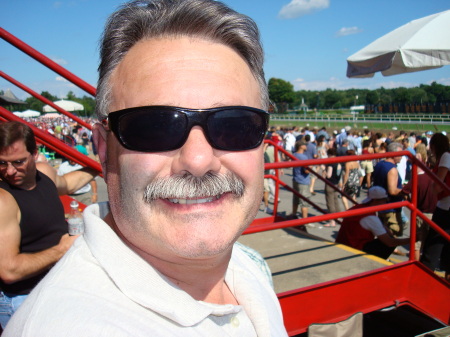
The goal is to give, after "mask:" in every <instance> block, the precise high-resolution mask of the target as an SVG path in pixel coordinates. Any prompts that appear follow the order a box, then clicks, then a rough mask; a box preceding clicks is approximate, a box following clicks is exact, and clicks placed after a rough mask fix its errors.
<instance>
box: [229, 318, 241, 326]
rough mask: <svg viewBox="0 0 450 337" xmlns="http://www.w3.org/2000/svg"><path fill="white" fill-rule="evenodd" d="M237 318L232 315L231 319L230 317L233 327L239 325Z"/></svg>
mask: <svg viewBox="0 0 450 337" xmlns="http://www.w3.org/2000/svg"><path fill="white" fill-rule="evenodd" d="M239 324H240V323H239V318H237V317H236V316H234V317H233V318H232V319H231V326H232V327H234V328H237V327H238V326H239Z"/></svg>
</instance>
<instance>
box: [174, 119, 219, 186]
mask: <svg viewBox="0 0 450 337" xmlns="http://www.w3.org/2000/svg"><path fill="white" fill-rule="evenodd" d="M215 153H216V150H215V149H214V148H213V147H212V146H211V144H209V142H208V141H207V139H206V138H205V135H204V133H203V129H202V128H201V127H199V126H194V127H193V128H192V129H191V132H190V133H189V136H188V139H187V140H186V142H185V143H184V145H183V146H182V147H181V148H180V150H179V154H178V158H177V160H176V161H175V163H174V168H173V169H174V170H175V172H176V173H183V172H189V173H191V174H192V175H194V176H197V177H201V176H203V175H205V174H206V173H207V172H209V171H212V172H219V171H220V167H221V163H220V160H219V158H218V157H217V156H216V154H215Z"/></svg>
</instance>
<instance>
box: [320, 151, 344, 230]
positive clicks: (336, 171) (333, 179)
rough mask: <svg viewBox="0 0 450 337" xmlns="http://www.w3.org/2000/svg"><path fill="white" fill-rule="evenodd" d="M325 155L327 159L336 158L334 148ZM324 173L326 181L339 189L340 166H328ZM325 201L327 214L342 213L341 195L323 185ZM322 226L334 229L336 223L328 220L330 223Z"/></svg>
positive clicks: (335, 164)
mask: <svg viewBox="0 0 450 337" xmlns="http://www.w3.org/2000/svg"><path fill="white" fill-rule="evenodd" d="M327 155H328V157H329V158H331V157H336V149H334V148H330V149H328V151H327ZM325 172H326V179H327V181H328V182H329V183H330V184H332V185H334V186H335V187H337V188H338V189H339V188H340V186H339V184H340V181H341V164H340V163H334V164H328V165H327V166H326V169H325ZM325 200H326V202H327V208H328V212H329V213H337V212H342V211H343V210H344V205H343V204H342V197H341V193H340V192H339V191H338V190H336V189H334V188H333V187H331V186H329V185H328V184H325ZM324 226H325V227H335V226H336V221H335V220H330V222H329V223H327V224H326V225H324Z"/></svg>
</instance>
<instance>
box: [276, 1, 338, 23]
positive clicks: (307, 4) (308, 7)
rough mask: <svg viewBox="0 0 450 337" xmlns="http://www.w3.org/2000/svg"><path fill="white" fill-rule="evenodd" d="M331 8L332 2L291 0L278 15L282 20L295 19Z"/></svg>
mask: <svg viewBox="0 0 450 337" xmlns="http://www.w3.org/2000/svg"><path fill="white" fill-rule="evenodd" d="M328 7H330V0H291V2H290V3H288V4H287V5H284V6H283V8H281V10H280V12H279V13H278V17H279V18H280V19H295V18H298V17H300V16H303V15H307V14H311V13H313V12H316V11H320V10H322V9H326V8H328Z"/></svg>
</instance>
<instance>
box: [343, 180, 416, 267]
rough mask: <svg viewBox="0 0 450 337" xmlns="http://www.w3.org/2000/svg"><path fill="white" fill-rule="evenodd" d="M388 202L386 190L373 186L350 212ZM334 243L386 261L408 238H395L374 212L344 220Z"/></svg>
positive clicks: (406, 242) (405, 243)
mask: <svg viewBox="0 0 450 337" xmlns="http://www.w3.org/2000/svg"><path fill="white" fill-rule="evenodd" d="M387 201H388V195H387V193H386V190H385V189H384V188H382V187H380V186H373V187H371V188H370V189H369V191H368V192H367V198H366V199H364V200H363V201H362V203H361V204H359V205H355V206H353V207H352V208H350V211H353V210H356V209H361V208H365V207H369V206H378V205H384V204H385V203H386V202H387ZM336 243H341V244H344V245H346V246H349V247H352V248H355V249H359V250H362V251H363V252H366V253H368V254H371V255H375V256H378V257H380V258H382V259H387V258H389V256H390V255H391V254H392V253H393V252H394V250H395V248H396V247H397V246H403V245H407V244H408V243H409V238H401V239H400V238H395V237H394V236H393V235H392V234H391V233H390V232H389V231H388V230H387V229H386V228H385V227H384V226H383V224H382V223H381V220H380V219H379V218H378V217H377V216H376V213H375V212H372V213H369V214H361V215H355V216H350V217H347V218H344V220H343V221H342V224H341V227H340V228H339V232H338V235H337V237H336Z"/></svg>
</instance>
